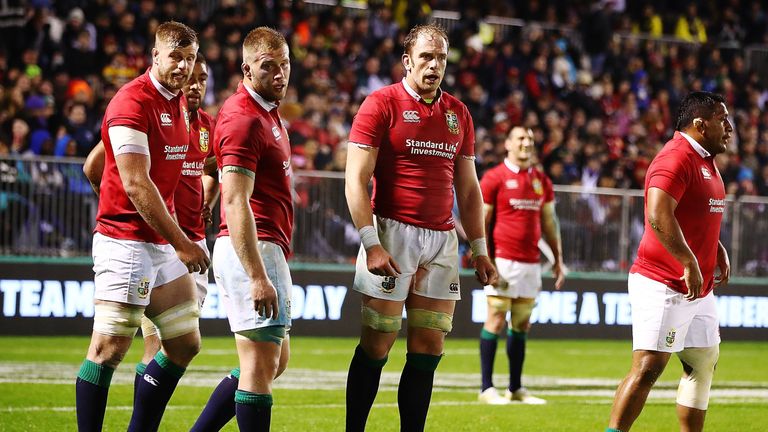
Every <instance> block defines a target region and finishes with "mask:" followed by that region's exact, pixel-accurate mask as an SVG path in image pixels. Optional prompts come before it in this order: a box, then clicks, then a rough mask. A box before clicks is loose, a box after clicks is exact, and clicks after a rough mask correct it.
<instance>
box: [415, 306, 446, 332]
mask: <svg viewBox="0 0 768 432" xmlns="http://www.w3.org/2000/svg"><path fill="white" fill-rule="evenodd" d="M408 327H420V328H426V329H432V330H439V331H442V332H445V333H450V331H451V329H453V315H451V314H449V313H445V312H435V311H431V310H427V309H408Z"/></svg>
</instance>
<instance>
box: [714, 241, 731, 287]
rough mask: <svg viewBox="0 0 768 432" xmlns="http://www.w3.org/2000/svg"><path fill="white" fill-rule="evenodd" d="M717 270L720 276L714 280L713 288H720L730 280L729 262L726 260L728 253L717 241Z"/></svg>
mask: <svg viewBox="0 0 768 432" xmlns="http://www.w3.org/2000/svg"><path fill="white" fill-rule="evenodd" d="M717 268H718V269H720V274H719V275H718V276H717V277H716V278H715V286H716V287H721V286H725V285H727V284H728V279H730V278H731V260H730V259H729V258H728V251H727V250H725V246H723V243H721V242H720V241H719V240H718V241H717Z"/></svg>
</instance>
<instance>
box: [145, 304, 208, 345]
mask: <svg viewBox="0 0 768 432" xmlns="http://www.w3.org/2000/svg"><path fill="white" fill-rule="evenodd" d="M199 318H200V307H199V306H198V305H197V300H189V301H187V302H184V303H181V304H179V305H176V306H174V307H172V308H170V309H168V310H166V311H165V312H163V313H161V314H160V315H157V316H156V317H154V318H151V320H152V322H153V323H154V324H155V327H157V333H158V336H160V340H168V339H173V338H175V337H179V336H182V335H185V334H188V333H192V332H194V331H197V329H198V328H199V326H200V321H199Z"/></svg>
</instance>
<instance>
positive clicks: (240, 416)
mask: <svg viewBox="0 0 768 432" xmlns="http://www.w3.org/2000/svg"><path fill="white" fill-rule="evenodd" d="M235 412H236V413H237V414H236V415H237V427H238V428H239V429H240V430H241V431H249V432H267V431H269V424H270V422H271V420H272V395H271V394H258V393H251V392H248V391H245V390H237V391H236V392H235Z"/></svg>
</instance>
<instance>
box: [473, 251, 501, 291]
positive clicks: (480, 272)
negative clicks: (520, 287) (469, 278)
mask: <svg viewBox="0 0 768 432" xmlns="http://www.w3.org/2000/svg"><path fill="white" fill-rule="evenodd" d="M472 265H473V266H474V267H475V276H476V277H477V280H478V281H479V282H480V283H481V284H483V285H493V284H495V283H496V281H497V280H498V278H499V274H498V273H496V267H494V266H493V263H492V262H491V259H490V258H489V257H487V256H485V255H480V256H478V257H476V258H474V259H473V260H472Z"/></svg>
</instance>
